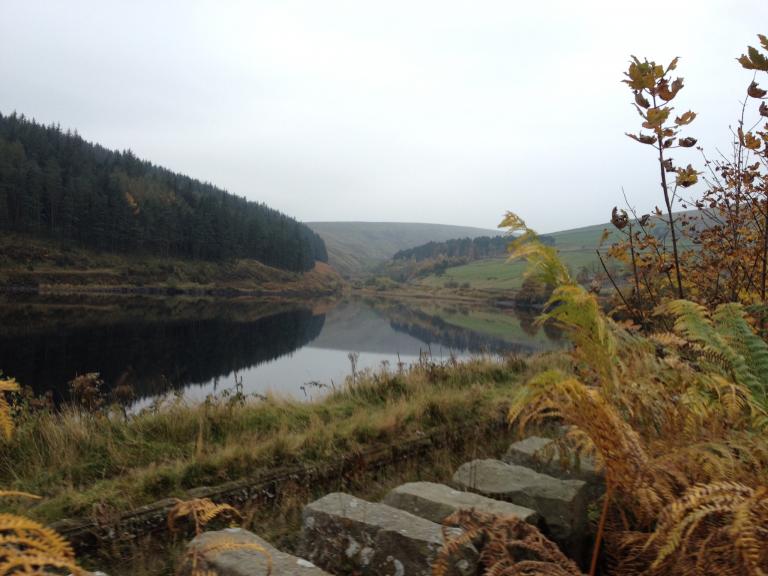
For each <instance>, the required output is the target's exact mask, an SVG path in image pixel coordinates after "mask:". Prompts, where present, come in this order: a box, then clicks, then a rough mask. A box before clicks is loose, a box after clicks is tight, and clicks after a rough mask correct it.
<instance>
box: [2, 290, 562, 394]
mask: <svg viewBox="0 0 768 576" xmlns="http://www.w3.org/2000/svg"><path fill="white" fill-rule="evenodd" d="M553 337H556V335H555V334H550V335H547V334H545V333H543V332H540V331H534V330H533V325H532V324H531V323H530V322H529V319H527V318H522V319H521V318H519V317H516V316H514V315H513V314H510V313H507V312H502V311H499V310H486V311H479V310H469V309H466V308H464V309H462V308H456V307H450V306H448V307H438V306H435V305H427V306H423V305H422V306H414V305H404V304H402V303H392V302H387V301H367V302H363V301H359V300H354V301H345V302H341V303H339V304H335V305H328V304H327V303H326V304H323V305H318V304H316V303H304V304H300V305H296V304H275V303H271V302H264V301H206V300H183V299H133V298H124V299H120V298H111V299H110V298H102V299H98V300H93V299H84V298H79V297H68V298H64V297H58V298H53V297H48V298H42V297H23V298H15V299H14V298H10V297H8V296H6V297H4V298H3V299H2V300H0V368H1V369H2V370H3V371H4V372H5V374H7V375H9V376H13V377H15V378H17V379H18V380H19V382H21V383H22V384H24V385H27V386H31V387H32V388H33V389H34V390H35V392H37V393H43V392H45V391H48V390H51V391H53V392H54V394H55V396H56V397H57V398H58V399H61V398H63V397H66V392H67V382H68V381H69V380H71V379H72V378H73V377H74V376H75V375H76V374H83V373H86V372H100V373H101V376H102V379H103V380H104V382H105V386H106V387H112V386H115V385H116V384H118V383H128V384H131V385H132V386H133V388H134V390H135V392H136V396H137V397H139V398H143V399H145V401H144V402H142V403H141V404H144V403H147V402H149V401H150V400H151V398H153V397H156V396H158V395H161V394H164V393H166V392H168V391H170V390H183V391H184V394H185V396H187V397H188V398H190V399H202V398H204V397H205V396H206V395H207V394H209V393H211V392H215V391H218V390H221V389H223V388H231V387H233V386H234V385H235V375H236V374H237V375H238V379H239V380H240V381H242V386H243V390H244V391H245V392H247V393H260V394H264V393H268V392H275V393H279V394H283V395H291V396H295V397H299V398H305V397H307V398H311V397H316V396H318V395H321V394H323V393H325V392H326V391H327V390H328V389H330V388H332V387H338V386H340V385H342V384H343V381H344V378H345V377H346V376H347V375H348V374H349V373H350V371H351V366H350V358H349V356H348V355H349V352H355V353H357V354H358V356H357V360H356V364H357V368H358V369H365V368H375V367H378V366H379V365H381V363H382V362H387V363H389V364H391V365H393V366H394V365H396V364H397V362H405V363H409V362H413V361H415V360H417V359H418V357H419V355H420V354H421V353H423V352H429V353H430V354H432V356H433V357H436V358H438V359H440V358H443V359H446V358H448V357H449V355H456V356H459V357H461V356H467V355H470V354H477V353H494V354H505V353H508V352H518V353H525V352H530V351H534V350H539V349H542V348H547V347H550V346H552V342H553ZM313 382H314V383H317V384H316V385H311V384H310V383H313ZM308 384H309V385H308Z"/></svg>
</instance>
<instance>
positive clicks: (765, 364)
mask: <svg viewBox="0 0 768 576" xmlns="http://www.w3.org/2000/svg"><path fill="white" fill-rule="evenodd" d="M712 320H713V322H714V324H715V327H716V328H717V331H718V333H719V334H720V335H721V336H722V337H723V338H724V339H725V341H726V342H728V344H730V345H731V347H732V348H733V349H734V350H735V351H736V352H737V353H739V354H740V355H741V356H742V357H743V358H744V359H745V360H746V363H747V368H748V369H749V371H750V372H751V373H752V374H753V375H754V376H755V378H756V379H757V382H756V385H755V386H754V387H753V388H752V393H753V394H755V396H757V397H758V398H759V399H760V402H761V404H762V405H763V406H764V407H766V408H768V345H766V343H765V340H763V339H762V338H760V337H759V336H758V335H757V334H755V332H754V330H753V329H752V327H751V326H750V325H749V323H748V322H747V320H746V317H745V313H744V308H743V307H742V306H741V304H738V303H730V304H721V305H720V306H718V307H717V309H716V310H715V312H714V314H713V315H712Z"/></svg>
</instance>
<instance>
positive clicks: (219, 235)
mask: <svg viewBox="0 0 768 576" xmlns="http://www.w3.org/2000/svg"><path fill="white" fill-rule="evenodd" d="M4 231H5V232H8V231H11V232H21V233H26V234H32V235H35V236H37V237H48V238H53V239H64V240H71V241H76V242H78V243H80V244H82V245H83V246H86V247H88V248H93V249H97V250H103V251H110V252H138V253H147V254H152V255H157V256H172V257H182V258H194V259H204V260H217V261H220V260H226V259H233V258H251V259H255V260H258V261H260V262H262V263H264V264H267V265H269V266H274V267H277V268H282V269H286V270H291V271H305V270H309V269H310V268H312V266H313V265H314V262H315V261H316V260H320V261H327V260H328V255H327V253H326V249H325V244H324V242H323V240H322V239H321V238H320V237H319V236H318V235H317V234H316V233H315V232H313V231H312V230H311V229H310V228H308V227H307V226H305V225H304V224H302V223H300V222H297V221H296V220H294V219H293V218H290V217H288V216H286V215H284V214H281V213H280V212H278V211H276V210H273V209H271V208H268V207H267V206H265V205H264V204H261V203H256V202H250V201H248V200H246V199H245V198H240V197H237V196H235V195H233V194H229V193H227V192H225V191H223V190H221V189H219V188H216V187H215V186H213V185H212V184H207V183H203V182H200V181H198V180H194V179H192V178H189V177H188V176H184V175H181V174H176V173H174V172H171V171H170V170H167V169H165V168H161V167H158V166H154V165H153V164H151V163H150V162H147V161H144V160H140V159H138V158H137V157H136V156H135V155H134V154H133V153H132V152H131V151H124V152H116V151H111V150H107V149H106V148H103V147H102V146H99V145H97V144H92V143H89V142H86V141H85V140H83V139H82V138H81V137H80V136H79V135H77V133H73V132H70V131H66V132H65V131H63V130H62V129H61V128H60V127H59V126H43V125H41V124H38V123H36V122H35V121H33V120H29V119H26V118H25V117H24V116H17V115H16V114H12V115H10V116H3V115H2V114H0V232H4Z"/></svg>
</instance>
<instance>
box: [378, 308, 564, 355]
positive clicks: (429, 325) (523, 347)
mask: <svg viewBox="0 0 768 576" xmlns="http://www.w3.org/2000/svg"><path fill="white" fill-rule="evenodd" d="M452 311H455V312H458V313H462V314H467V315H468V314H470V313H471V311H470V310H469V309H465V308H459V309H456V310H452ZM512 312H513V313H514V315H515V317H516V318H517V319H518V320H519V321H520V327H521V328H522V330H523V332H525V333H526V334H527V335H529V336H531V337H534V336H536V335H537V334H538V331H539V330H543V331H544V334H546V336H547V338H548V339H550V340H552V341H555V342H556V341H558V340H560V339H561V338H562V333H561V331H560V329H559V328H558V327H557V326H555V325H554V324H552V323H551V322H547V323H545V324H544V325H543V326H542V327H539V326H537V325H536V324H535V320H536V317H537V313H536V312H534V311H530V310H518V309H513V310H512ZM385 314H386V315H387V316H388V317H389V319H390V325H391V326H392V328H393V329H394V330H397V331H399V332H404V333H406V334H409V335H411V336H413V337H415V338H418V339H419V340H422V341H424V342H431V343H437V344H440V345H442V346H444V347H445V348H448V349H451V350H467V351H469V352H471V353H473V354H479V353H484V352H490V353H493V354H508V353H513V352H514V353H531V352H535V351H536V350H538V349H539V346H537V345H535V344H526V343H524V342H510V341H509V340H505V339H503V338H499V337H496V336H491V335H488V334H483V333H481V332H476V331H473V330H470V329H467V328H462V327H459V326H455V325H453V324H449V323H448V322H446V321H445V320H443V319H442V318H440V317H439V316H435V315H431V314H428V313H426V312H422V311H420V310H417V309H413V308H410V307H408V306H405V305H396V306H392V307H389V308H387V309H386V311H385Z"/></svg>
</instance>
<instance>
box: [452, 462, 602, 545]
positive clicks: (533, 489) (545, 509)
mask: <svg viewBox="0 0 768 576" xmlns="http://www.w3.org/2000/svg"><path fill="white" fill-rule="evenodd" d="M453 483H454V484H455V485H456V486H457V487H459V488H462V489H465V490H471V491H472V492H477V493H478V494H482V495H483V496H487V497H489V498H496V499H499V500H505V501H507V502H512V503H513V504H517V505H518V506H525V507H526V508H531V509H533V510H535V511H536V512H538V513H539V514H541V516H542V517H543V518H544V521H545V522H546V524H547V528H548V531H549V533H550V535H551V536H552V538H553V540H555V541H556V542H558V543H561V544H564V543H567V544H571V543H573V542H575V541H576V540H579V541H581V539H582V538H583V536H584V533H585V531H586V525H587V509H586V507H587V484H586V482H584V481H582V480H562V479H560V478H554V477H553V476H549V475H547V474H541V473H539V472H536V471H535V470H531V469H530V468H525V467H523V466H516V465H514V464H507V463H506V462H502V461H500V460H473V461H471V462H467V463H466V464H462V465H461V466H460V467H459V469H458V470H457V471H456V473H455V474H454V475H453ZM568 548H570V546H568Z"/></svg>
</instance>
